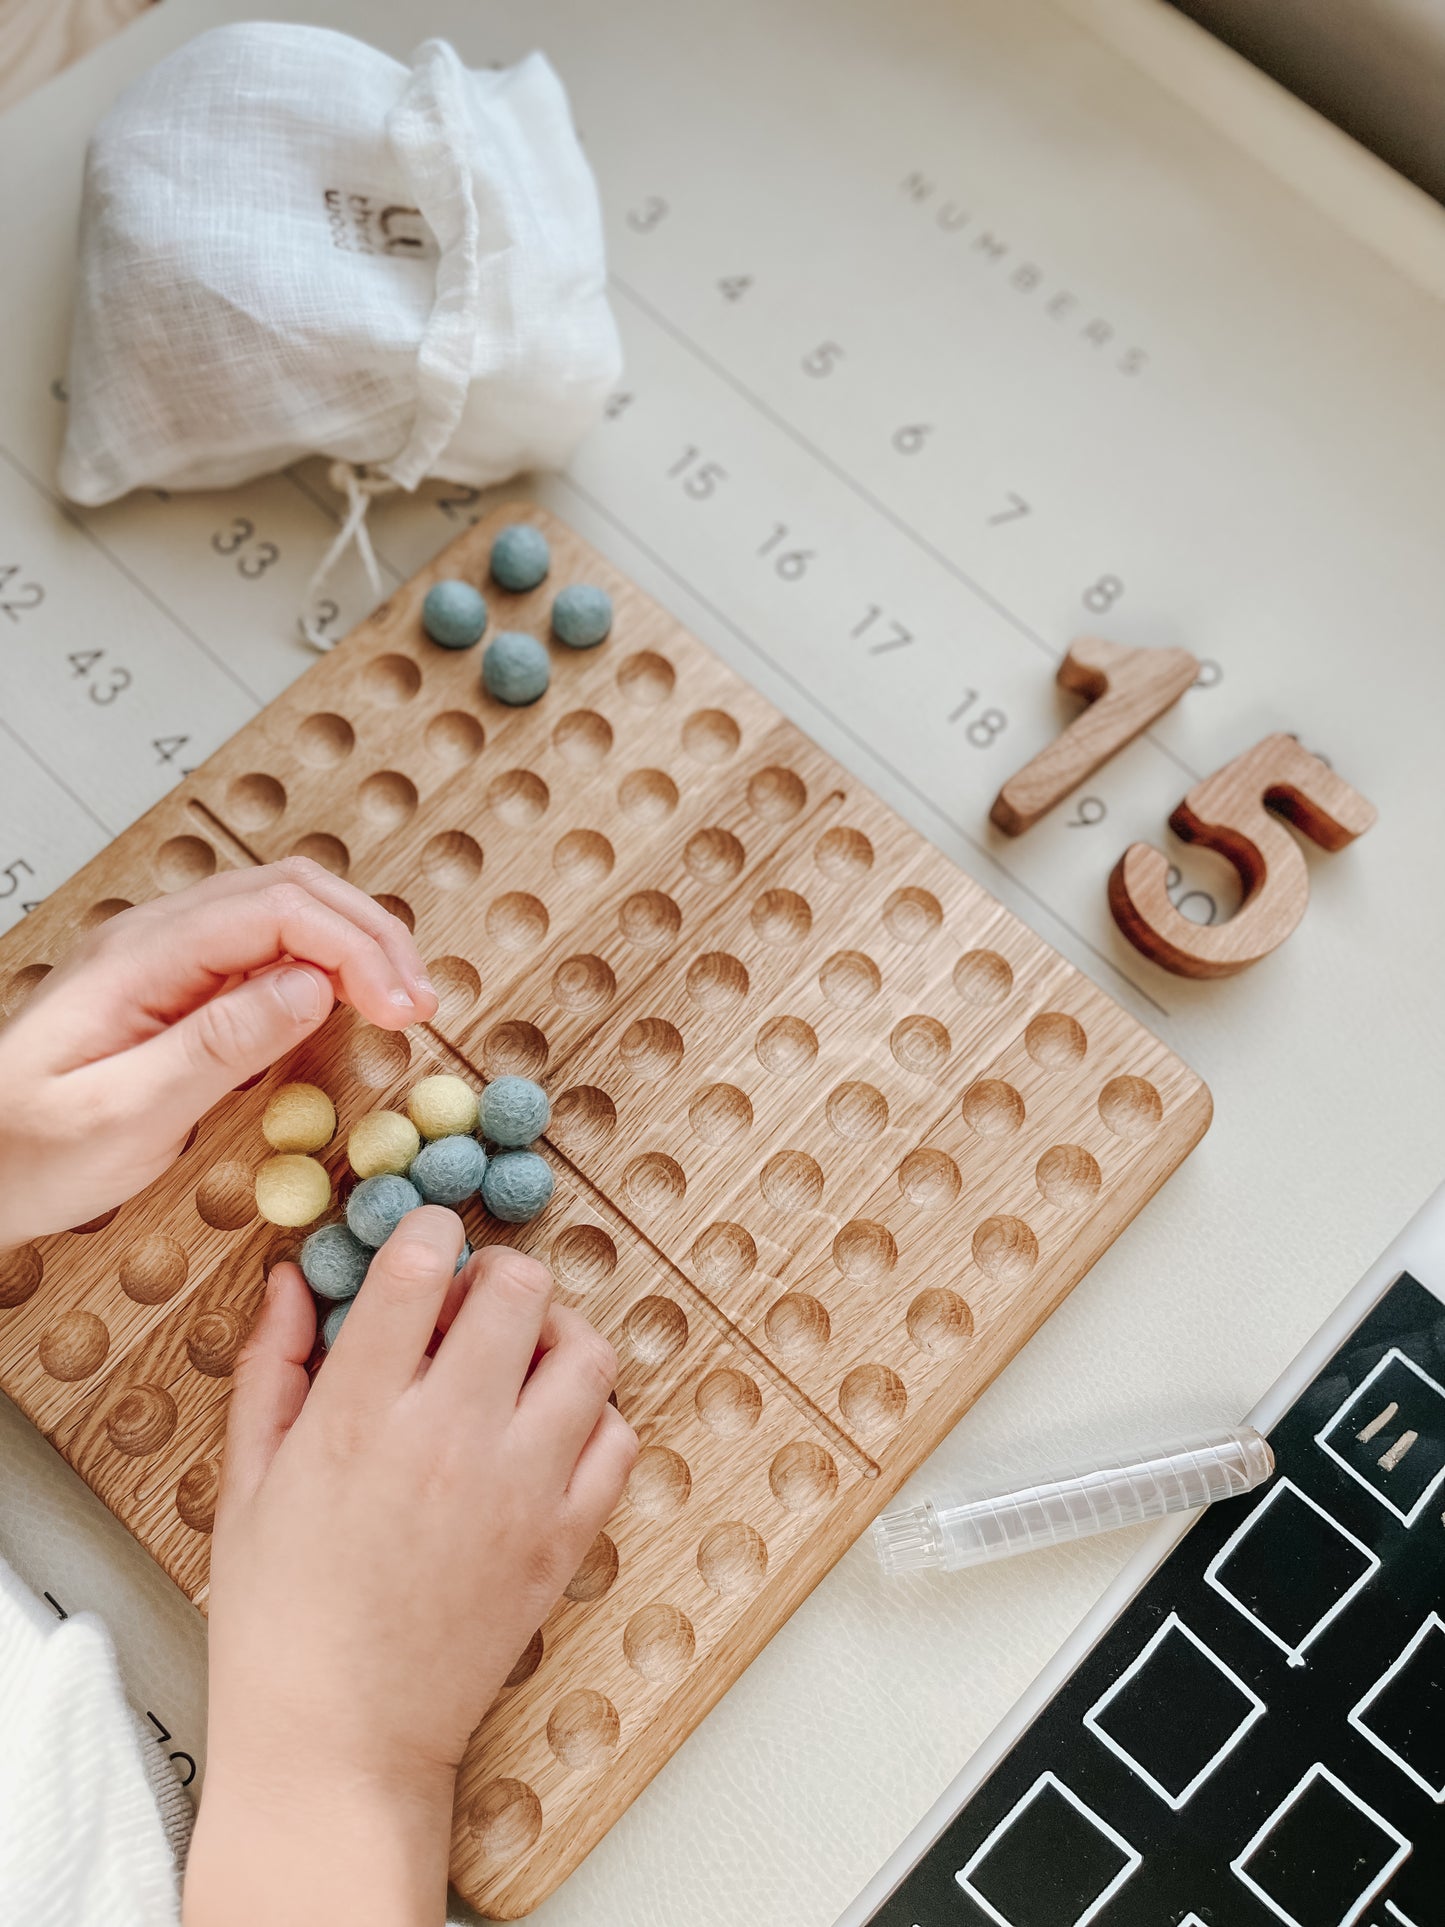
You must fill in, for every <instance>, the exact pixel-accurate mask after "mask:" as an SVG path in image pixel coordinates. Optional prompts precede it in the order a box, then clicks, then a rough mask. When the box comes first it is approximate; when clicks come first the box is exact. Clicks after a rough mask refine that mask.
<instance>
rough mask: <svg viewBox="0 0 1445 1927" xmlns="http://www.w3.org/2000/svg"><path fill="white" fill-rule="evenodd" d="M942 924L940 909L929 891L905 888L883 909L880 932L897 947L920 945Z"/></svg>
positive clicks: (897, 891) (893, 895)
mask: <svg viewBox="0 0 1445 1927" xmlns="http://www.w3.org/2000/svg"><path fill="white" fill-rule="evenodd" d="M942 922H943V905H942V904H941V903H940V902H939V901H938V898H937V897H936V896H934V894H933V892H932V891H931V890H920V889H919V888H918V886H917V885H916V884H908V885H906V886H905V887H904V888H903V889H901V890H895V891H894V892H893V894H892V896H891V897H889V899H888V901H887V902H886V903H885V904H884V906H883V928H884V929H885V930H886V931H887V932H888V934H889V936H890V937H892V938H893V939H894V940H895V941H896V942H898V943H906V944H918V943H924V942H926V941H927V939H928V938H929V937H931V936H932V935H933V933H934V932H935V931H936V930H937V929H938V928H939V926H940V925H941V924H942Z"/></svg>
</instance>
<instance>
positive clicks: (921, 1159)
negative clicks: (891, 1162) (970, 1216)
mask: <svg viewBox="0 0 1445 1927" xmlns="http://www.w3.org/2000/svg"><path fill="white" fill-rule="evenodd" d="M962 1182H963V1180H962V1179H961V1178H960V1177H959V1174H958V1166H957V1165H956V1164H955V1163H954V1161H953V1159H952V1158H951V1157H950V1156H949V1155H948V1153H947V1151H939V1150H935V1149H934V1148H933V1147H932V1146H931V1145H926V1144H921V1145H920V1146H919V1147H918V1149H917V1150H916V1151H910V1152H909V1153H908V1156H907V1157H906V1158H905V1159H904V1160H903V1162H902V1164H900V1165H899V1167H898V1189H899V1190H900V1191H901V1192H902V1193H903V1195H904V1197H905V1198H907V1200H908V1202H909V1203H910V1204H916V1205H919V1206H920V1207H921V1208H922V1209H923V1210H925V1211H941V1210H942V1209H943V1208H944V1206H945V1205H950V1204H952V1203H953V1201H954V1199H955V1198H956V1197H957V1196H958V1193H959V1187H960V1185H961V1184H962Z"/></svg>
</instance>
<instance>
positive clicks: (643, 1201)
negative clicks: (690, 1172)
mask: <svg viewBox="0 0 1445 1927" xmlns="http://www.w3.org/2000/svg"><path fill="white" fill-rule="evenodd" d="M622 1192H623V1196H624V1197H625V1198H626V1199H627V1202H628V1203H629V1204H630V1205H631V1206H632V1208H633V1210H634V1211H641V1212H643V1213H644V1214H645V1215H646V1216H648V1217H651V1216H652V1215H653V1213H654V1212H658V1211H665V1210H666V1209H667V1207H668V1206H669V1205H671V1204H681V1202H682V1200H683V1199H684V1198H685V1197H686V1195H687V1174H686V1172H685V1171H684V1170H683V1168H682V1166H681V1165H680V1164H679V1163H678V1161H677V1159H676V1158H670V1157H668V1155H667V1153H666V1152H665V1151H645V1152H644V1153H643V1154H642V1156H641V1157H640V1158H634V1159H633V1160H632V1162H631V1164H629V1165H628V1167H627V1169H626V1170H625V1171H624V1172H623V1173H622Z"/></svg>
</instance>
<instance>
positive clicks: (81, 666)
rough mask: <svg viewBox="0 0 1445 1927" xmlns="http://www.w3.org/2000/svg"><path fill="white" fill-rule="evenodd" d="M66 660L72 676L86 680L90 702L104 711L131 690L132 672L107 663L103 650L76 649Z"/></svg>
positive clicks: (116, 664) (117, 664) (115, 664)
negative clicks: (117, 698) (118, 697)
mask: <svg viewBox="0 0 1445 1927" xmlns="http://www.w3.org/2000/svg"><path fill="white" fill-rule="evenodd" d="M65 660H66V661H67V662H68V663H69V664H70V673H71V675H72V676H83V677H84V678H85V679H86V682H87V684H88V686H89V691H90V700H91V701H92V702H93V703H98V704H99V705H100V706H101V708H102V709H104V708H107V707H108V706H109V705H110V704H111V703H113V702H114V701H115V699H116V697H117V696H120V695H123V694H124V692H125V691H126V690H127V689H129V688H130V682H131V676H130V671H129V670H128V669H123V668H122V667H121V665H120V664H119V663H109V662H107V661H106V659H105V651H104V650H103V649H76V650H73V651H72V652H71V653H70V654H69V655H68V656H67V657H66V658H65Z"/></svg>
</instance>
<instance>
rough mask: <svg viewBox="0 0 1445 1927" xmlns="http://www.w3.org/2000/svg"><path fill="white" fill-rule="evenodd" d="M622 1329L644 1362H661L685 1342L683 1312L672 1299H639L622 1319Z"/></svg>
mask: <svg viewBox="0 0 1445 1927" xmlns="http://www.w3.org/2000/svg"><path fill="white" fill-rule="evenodd" d="M622 1332H623V1336H624V1337H625V1338H626V1340H627V1343H628V1345H629V1346H630V1347H631V1348H632V1352H633V1354H634V1356H635V1357H637V1358H639V1359H640V1360H641V1361H642V1363H643V1364H644V1365H665V1364H666V1363H667V1361H668V1359H669V1358H674V1357H676V1355H677V1353H678V1352H680V1351H681V1350H682V1348H683V1346H684V1345H685V1344H686V1343H687V1313H686V1312H685V1311H684V1310H683V1308H682V1306H681V1305H679V1304H678V1303H677V1302H676V1300H675V1299H672V1298H663V1297H660V1296H653V1297H649V1298H639V1299H638V1301H637V1303H636V1304H635V1305H634V1306H633V1307H632V1309H631V1310H630V1311H629V1312H628V1314H627V1316H626V1318H625V1319H624V1320H623V1322H622Z"/></svg>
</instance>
